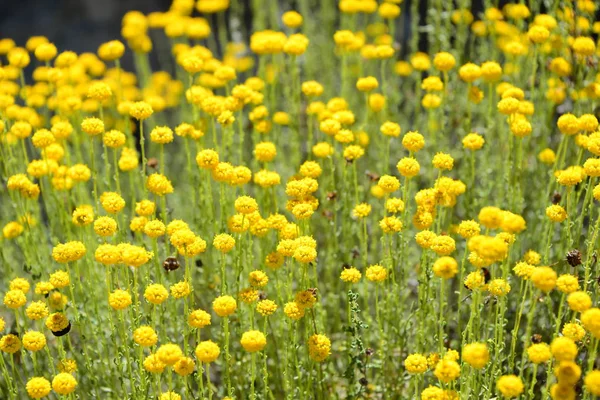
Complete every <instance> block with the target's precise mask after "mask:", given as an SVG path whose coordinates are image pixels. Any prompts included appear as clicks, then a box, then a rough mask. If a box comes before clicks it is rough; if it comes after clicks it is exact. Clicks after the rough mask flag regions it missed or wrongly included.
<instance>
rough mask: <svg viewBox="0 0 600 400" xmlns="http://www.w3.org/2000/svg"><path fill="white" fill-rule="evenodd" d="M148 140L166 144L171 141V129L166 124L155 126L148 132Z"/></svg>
mask: <svg viewBox="0 0 600 400" xmlns="http://www.w3.org/2000/svg"><path fill="white" fill-rule="evenodd" d="M150 140H152V141H153V142H154V143H158V144H167V143H171V142H172V141H173V131H172V130H171V128H169V127H167V126H157V127H155V128H154V129H152V131H151V132H150Z"/></svg>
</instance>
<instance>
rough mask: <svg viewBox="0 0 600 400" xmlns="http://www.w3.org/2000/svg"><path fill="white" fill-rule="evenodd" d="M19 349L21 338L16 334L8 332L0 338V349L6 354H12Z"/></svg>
mask: <svg viewBox="0 0 600 400" xmlns="http://www.w3.org/2000/svg"><path fill="white" fill-rule="evenodd" d="M20 349H21V340H20V339H19V337H18V336H17V335H13V334H12V333H11V334H8V335H4V336H2V337H1V338H0V350H2V351H3V352H5V353H8V354H14V353H16V352H17V351H19V350H20Z"/></svg>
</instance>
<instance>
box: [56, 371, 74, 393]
mask: <svg viewBox="0 0 600 400" xmlns="http://www.w3.org/2000/svg"><path fill="white" fill-rule="evenodd" d="M76 388H77V380H76V379H75V377H74V376H73V375H71V374H68V373H65V372H61V373H59V374H58V375H56V376H55V377H54V378H53V379H52V390H54V391H55V392H56V393H58V394H61V395H63V396H66V395H68V394H71V393H73V392H74V391H75V389H76Z"/></svg>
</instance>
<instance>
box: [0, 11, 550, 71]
mask: <svg viewBox="0 0 600 400" xmlns="http://www.w3.org/2000/svg"><path fill="white" fill-rule="evenodd" d="M262 1H264V6H265V7H269V4H271V5H273V4H276V3H274V2H275V1H277V0H262ZM305 1H308V2H313V4H314V3H318V2H319V1H320V0H305ZM413 1H419V3H420V4H419V9H420V10H419V11H420V12H419V14H420V15H419V18H420V21H421V24H424V23H425V16H426V14H427V11H428V1H427V0H404V1H403V4H402V17H401V18H400V19H399V20H398V23H400V24H403V25H404V30H403V31H402V30H400V31H397V38H396V39H397V40H399V41H400V42H401V43H402V44H405V41H406V40H407V39H408V36H409V35H410V32H409V29H410V20H411V18H412V16H411V15H410V9H411V3H412V2H413ZM445 1H450V0H445ZM539 1H542V0H539ZM171 2H172V0H16V1H14V0H0V38H7V37H8V38H12V39H13V40H15V42H16V43H17V45H19V46H24V45H25V42H26V41H27V39H28V38H29V37H31V36H35V35H43V36H46V37H48V39H49V40H50V41H51V42H53V43H54V44H55V45H56V46H57V47H58V49H59V51H63V50H72V51H75V52H77V53H82V52H85V51H89V52H96V50H97V49H98V46H99V45H100V44H102V43H103V42H106V41H108V40H113V39H121V40H122V38H121V33H120V31H121V18H122V17H123V15H124V14H125V13H126V12H127V11H132V10H137V11H141V12H143V13H144V14H148V13H150V12H153V11H163V12H164V11H167V10H168V9H169V7H170V5H171ZM296 3H297V2H296V1H284V2H279V11H280V12H283V11H287V10H288V9H294V8H295V7H297V4H296ZM498 3H499V4H498V5H499V6H500V7H502V6H503V5H504V4H506V3H507V1H506V0H500V1H499V2H498ZM250 4H251V0H239V1H238V5H239V9H238V10H237V11H236V14H237V15H239V16H241V17H242V18H241V19H242V21H243V23H242V24H241V26H239V28H240V30H241V31H243V32H244V33H248V32H252V26H251V25H252V11H251V7H250ZM334 4H337V0H336V1H335V2H334ZM482 10H483V0H473V1H471V11H472V13H473V14H474V15H475V16H476V17H477V16H478V15H479V13H480V12H482ZM228 14H229V13H228ZM194 15H197V12H195V13H194ZM211 17H212V16H207V18H208V19H209V22H212V21H211ZM230 21H231V20H230ZM317 22H318V21H317ZM211 26H213V30H215V25H214V24H212V23H211ZM215 33H216V32H215ZM230 39H231V36H230ZM403 47H404V46H403ZM419 47H420V48H421V50H425V49H426V47H427V43H426V35H422V36H421V41H420V43H419ZM401 55H402V56H406V54H402V53H401ZM121 63H122V66H123V67H124V68H125V69H127V70H132V69H133V63H132V59H131V53H130V52H126V55H125V57H124V59H122V60H121Z"/></svg>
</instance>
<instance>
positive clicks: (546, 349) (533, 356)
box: [527, 343, 552, 364]
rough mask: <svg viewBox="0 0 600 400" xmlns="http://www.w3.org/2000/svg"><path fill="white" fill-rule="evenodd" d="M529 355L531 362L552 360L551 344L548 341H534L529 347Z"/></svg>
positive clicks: (537, 362)
mask: <svg viewBox="0 0 600 400" xmlns="http://www.w3.org/2000/svg"><path fill="white" fill-rule="evenodd" d="M527 356H528V357H529V359H530V360H531V362H533V363H535V364H541V363H545V362H546V361H548V360H550V357H552V353H551V352H550V346H548V345H547V344H546V343H534V344H532V345H531V346H529V348H527Z"/></svg>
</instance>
